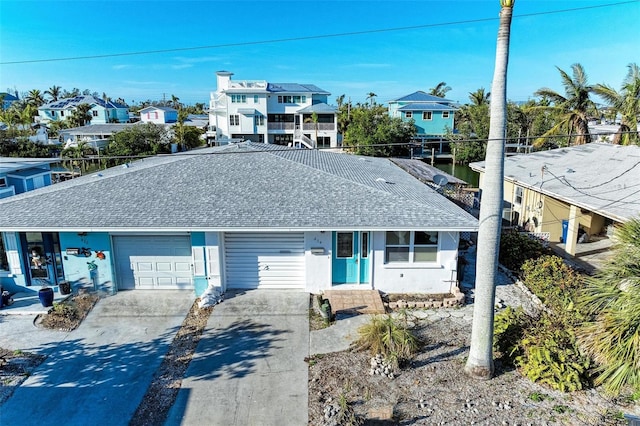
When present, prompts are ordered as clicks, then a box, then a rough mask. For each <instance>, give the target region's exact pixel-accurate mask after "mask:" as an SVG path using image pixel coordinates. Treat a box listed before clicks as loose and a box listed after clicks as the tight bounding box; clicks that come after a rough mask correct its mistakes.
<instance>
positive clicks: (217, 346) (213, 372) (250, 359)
mask: <svg viewBox="0 0 640 426" xmlns="http://www.w3.org/2000/svg"><path fill="white" fill-rule="evenodd" d="M225 297H226V299H225V301H224V302H223V303H222V304H220V305H218V306H216V307H215V309H214V310H213V313H212V314H211V317H210V318H209V322H208V324H207V327H206V329H205V331H204V333H203V335H202V339H201V340H200V343H199V345H198V348H197V349H196V353H195V354H194V357H193V359H192V361H191V364H190V365H189V368H188V369H187V372H186V374H185V377H184V379H183V381H182V388H181V389H180V392H179V394H178V399H177V400H176V403H175V404H174V405H173V407H172V409H171V411H170V412H169V417H168V420H167V422H166V425H212V426H214V425H225V426H227V425H228V426H232V425H242V426H253V425H256V426H257V425H260V426H269V425H274V426H275V425H306V424H307V423H308V413H307V410H308V397H307V380H308V367H307V364H306V363H305V361H304V358H305V357H307V356H308V355H309V294H308V293H304V292H302V291H300V292H298V291H290V290H289V291H278V290H250V291H246V292H236V293H230V292H228V293H227V294H226V296H225Z"/></svg>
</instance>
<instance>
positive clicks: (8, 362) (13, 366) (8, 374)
mask: <svg viewBox="0 0 640 426" xmlns="http://www.w3.org/2000/svg"><path fill="white" fill-rule="evenodd" d="M45 358H46V357H45V356H44V355H36V354H32V353H28V352H22V351H11V350H8V349H4V348H0V405H1V404H3V403H4V402H5V401H6V400H7V399H9V397H10V396H11V395H12V394H13V391H14V390H15V389H16V388H17V387H18V386H20V384H21V383H22V382H23V381H24V380H26V378H27V377H29V375H30V374H31V372H32V371H33V370H34V369H35V368H36V367H37V366H39V365H40V364H42V362H43V361H44V360H45Z"/></svg>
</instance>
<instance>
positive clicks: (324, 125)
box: [302, 123, 336, 131]
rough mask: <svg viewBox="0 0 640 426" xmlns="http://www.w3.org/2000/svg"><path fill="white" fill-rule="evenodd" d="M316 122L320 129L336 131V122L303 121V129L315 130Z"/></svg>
mask: <svg viewBox="0 0 640 426" xmlns="http://www.w3.org/2000/svg"><path fill="white" fill-rule="evenodd" d="M316 124H317V126H318V130H322V131H334V130H335V129H336V125H335V123H303V124H302V130H308V131H315V130H316Z"/></svg>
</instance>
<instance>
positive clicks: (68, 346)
mask: <svg viewBox="0 0 640 426" xmlns="http://www.w3.org/2000/svg"><path fill="white" fill-rule="evenodd" d="M194 300H195V297H194V295H193V292H191V291H171V290H170V291H164V290H163V291H157V292H154V291H143V290H134V291H126V292H120V293H118V294H117V295H115V296H110V297H106V298H104V299H101V300H100V301H99V302H98V304H97V305H96V306H95V307H94V308H93V310H92V311H91V312H90V313H89V315H88V316H87V318H86V319H85V320H84V321H83V323H82V324H81V325H80V327H78V329H76V330H75V331H73V332H71V333H60V340H58V341H51V342H49V343H46V344H41V346H42V347H40V348H39V350H38V351H37V352H42V353H47V354H48V355H49V356H48V358H47V359H46V361H45V362H44V363H43V364H41V365H40V366H39V367H38V368H37V369H36V370H35V372H34V373H33V374H32V375H31V376H30V377H29V378H28V379H27V380H25V381H24V382H23V383H22V384H21V385H20V386H19V387H18V388H17V389H16V391H15V393H14V394H13V395H12V396H11V398H9V399H8V400H7V401H6V402H5V403H4V404H3V405H2V406H1V407H0V425H3V426H4V425H12V426H20V425H40V426H46V425H83V426H84V425H110V426H112V425H127V424H129V421H130V420H131V418H132V416H133V414H134V412H135V410H136V408H137V407H138V404H139V403H140V401H141V400H142V397H143V396H144V394H145V392H146V390H147V388H148V386H149V384H150V383H151V380H152V378H153V374H154V373H155V371H156V369H157V368H158V367H159V365H160V363H161V362H162V359H163V357H164V355H165V354H166V352H167V350H168V346H169V344H170V343H171V341H172V340H173V337H174V336H175V334H176V332H177V331H178V329H179V328H180V325H181V324H182V321H183V320H184V318H185V317H186V315H187V313H188V312H189V308H190V307H191V305H192V304H193V301H194ZM34 331H36V330H35V329H34ZM44 346H49V347H44Z"/></svg>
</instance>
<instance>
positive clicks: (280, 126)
mask: <svg viewBox="0 0 640 426" xmlns="http://www.w3.org/2000/svg"><path fill="white" fill-rule="evenodd" d="M267 129H269V130H294V129H295V123H267Z"/></svg>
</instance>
